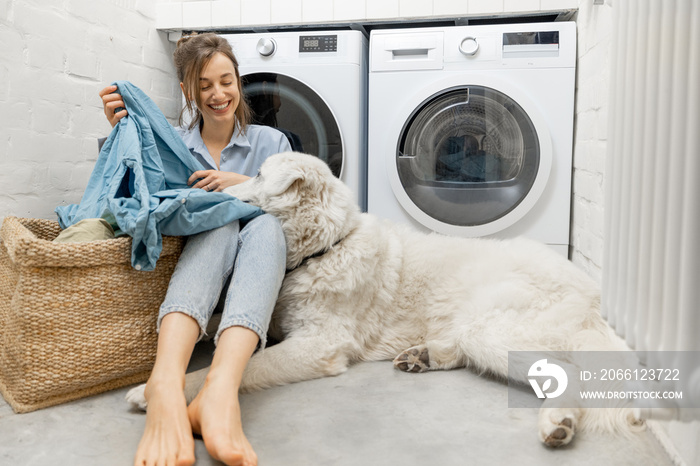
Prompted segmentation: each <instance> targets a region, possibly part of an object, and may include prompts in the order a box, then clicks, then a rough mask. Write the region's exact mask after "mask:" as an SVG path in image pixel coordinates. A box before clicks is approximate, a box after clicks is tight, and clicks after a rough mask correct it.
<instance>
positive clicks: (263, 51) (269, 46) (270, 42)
mask: <svg viewBox="0 0 700 466" xmlns="http://www.w3.org/2000/svg"><path fill="white" fill-rule="evenodd" d="M276 51H277V43H276V42H275V40H274V39H266V38H262V39H260V40H259V41H258V53H259V54H260V55H262V56H263V57H269V56H272V55H273V54H274V53H275V52H276Z"/></svg>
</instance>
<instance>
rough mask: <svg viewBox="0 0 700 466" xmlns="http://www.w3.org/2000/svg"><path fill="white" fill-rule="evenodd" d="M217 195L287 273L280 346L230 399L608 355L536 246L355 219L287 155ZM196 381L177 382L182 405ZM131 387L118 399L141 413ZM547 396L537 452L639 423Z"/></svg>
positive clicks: (263, 355) (338, 197) (567, 283)
mask: <svg viewBox="0 0 700 466" xmlns="http://www.w3.org/2000/svg"><path fill="white" fill-rule="evenodd" d="M226 192H228V193H229V194H231V195H233V196H236V197H238V198H239V199H242V200H244V201H248V202H250V203H251V204H254V205H257V206H259V207H261V208H262V209H263V210H265V211H266V212H268V213H270V214H273V215H275V216H276V217H277V218H278V219H279V220H280V222H281V225H282V228H283V230H284V233H285V237H286V241H287V268H288V269H289V271H288V273H287V275H286V277H285V279H284V283H283V285H282V289H281V291H280V295H279V299H278V301H277V305H276V307H275V311H274V314H273V317H272V322H271V325H270V329H269V332H270V335H271V336H273V337H274V338H276V339H278V340H280V341H281V343H279V344H277V345H274V346H271V347H269V348H266V349H264V350H262V351H258V352H257V353H256V354H254V355H253V357H252V358H251V360H250V362H249V363H248V366H247V368H246V370H245V373H244V377H243V383H242V390H243V391H249V390H256V389H262V388H266V387H271V386H274V385H282V384H287V383H292V382H299V381H303V380H308V379H313V378H318V377H326V376H333V375H337V374H340V373H342V372H344V371H345V370H346V369H347V367H348V365H349V364H352V363H355V362H358V361H376V360H386V359H394V365H395V367H397V368H398V369H401V370H405V371H411V372H423V371H425V370H440V369H453V368H458V367H469V368H472V369H474V370H476V371H478V372H483V373H490V374H492V375H496V376H498V377H501V378H503V379H505V378H507V376H508V351H576V350H617V349H620V348H619V347H618V346H617V343H616V342H615V341H614V339H613V338H612V337H611V336H610V332H609V328H608V327H607V325H606V323H605V322H604V321H603V319H602V318H601V316H600V313H599V308H600V296H599V289H598V286H597V285H596V283H595V282H594V281H593V280H591V278H589V277H588V276H587V275H586V274H585V273H583V272H582V271H580V270H579V269H578V268H577V267H575V266H574V265H572V264H571V263H570V262H569V261H567V260H566V259H564V258H563V257H560V256H559V255H558V254H556V253H554V252H552V251H551V250H550V249H549V248H547V247H546V246H544V245H541V244H539V243H536V242H533V241H530V240H526V239H512V240H503V241H499V240H490V239H468V238H454V237H447V236H442V235H438V234H424V233H421V232H418V231H415V230H413V229H411V228H409V227H404V226H399V225H397V224H393V223H390V222H387V221H383V220H380V219H378V218H377V217H374V216H372V215H370V214H365V213H360V211H359V209H358V207H357V206H356V205H355V203H354V201H353V196H352V194H351V192H350V190H349V189H348V188H347V187H346V186H345V185H344V184H343V183H342V182H341V181H340V180H338V179H337V178H335V177H334V176H333V175H332V173H331V171H330V170H329V168H328V167H327V166H326V164H325V163H324V162H322V161H321V160H319V159H318V158H316V157H312V156H309V155H303V154H298V153H284V154H277V155H274V156H272V157H270V158H269V159H268V160H267V161H266V162H265V163H264V164H263V166H262V168H261V170H260V173H259V175H258V176H257V177H256V178H253V179H251V180H250V181H247V182H245V183H243V184H240V185H238V186H234V187H232V188H228V189H226ZM205 376H206V369H204V370H202V371H198V372H194V373H192V374H188V376H187V384H186V385H187V387H186V396H187V397H188V401H189V400H191V399H192V398H194V396H195V395H196V394H197V392H198V390H199V388H200V387H201V385H202V384H203V382H204V378H205ZM526 378H527V374H522V382H524V383H527V381H526ZM143 388H144V386H140V387H137V388H135V389H133V390H132V391H131V392H129V394H128V395H127V399H129V400H130V401H131V402H132V403H134V404H137V405H139V406H141V407H142V408H144V407H145V399H144V397H143ZM557 400H558V399H557ZM557 400H555V399H547V400H546V401H545V404H544V405H543V408H542V409H541V410H540V421H539V436H540V439H541V440H542V441H543V442H544V443H545V444H546V445H548V446H560V445H565V444H567V443H569V442H570V441H571V440H572V438H573V436H574V432H575V431H576V430H578V429H580V428H606V429H609V430H617V431H623V432H631V431H633V430H637V429H638V428H640V426H641V425H642V423H641V421H639V420H638V416H636V413H635V411H633V410H631V409H624V408H617V409H595V410H588V411H585V410H582V409H572V408H563V407H559V406H561V400H560V401H559V404H557Z"/></svg>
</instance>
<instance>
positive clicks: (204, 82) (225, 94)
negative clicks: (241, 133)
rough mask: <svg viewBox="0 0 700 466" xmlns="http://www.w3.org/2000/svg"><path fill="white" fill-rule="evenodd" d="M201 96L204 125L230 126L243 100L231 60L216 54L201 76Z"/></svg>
mask: <svg viewBox="0 0 700 466" xmlns="http://www.w3.org/2000/svg"><path fill="white" fill-rule="evenodd" d="M199 96H200V101H201V106H200V107H201V108H200V109H199V110H200V112H202V118H203V119H204V125H205V126H206V125H207V124H211V125H219V124H223V123H226V124H230V125H231V127H233V124H234V122H235V118H236V116H235V112H236V108H238V104H239V102H240V100H241V95H240V92H239V91H238V80H237V79H236V70H235V68H234V66H233V63H232V62H231V60H229V59H228V57H227V56H226V55H224V54H222V53H215V54H214V55H213V56H212V57H211V59H210V60H209V63H207V64H206V66H205V67H204V68H203V69H202V72H201V73H200V75H199Z"/></svg>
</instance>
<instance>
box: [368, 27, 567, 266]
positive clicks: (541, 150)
mask: <svg viewBox="0 0 700 466" xmlns="http://www.w3.org/2000/svg"><path fill="white" fill-rule="evenodd" d="M575 64H576V28H575V23H573V22H553V23H537V24H510V25H509V24H506V25H485V26H450V27H440V28H421V29H418V28H416V29H400V30H399V29H397V30H374V31H372V34H371V36H370V75H369V152H368V157H369V160H368V211H369V212H371V213H374V214H376V215H379V216H381V217H386V218H389V219H392V220H395V221H399V222H405V223H409V224H412V225H414V226H416V227H418V228H420V229H424V230H426V231H431V230H432V231H437V232H439V233H443V234H448V235H456V236H467V237H476V236H487V237H501V238H504V237H513V236H519V235H523V236H528V237H531V238H534V239H536V240H539V241H541V242H543V243H546V244H549V245H550V246H552V247H553V248H554V249H556V250H558V251H559V252H561V253H562V254H564V255H567V254H568V245H569V221H570V203H571V167H572V139H573V117H574V84H575Z"/></svg>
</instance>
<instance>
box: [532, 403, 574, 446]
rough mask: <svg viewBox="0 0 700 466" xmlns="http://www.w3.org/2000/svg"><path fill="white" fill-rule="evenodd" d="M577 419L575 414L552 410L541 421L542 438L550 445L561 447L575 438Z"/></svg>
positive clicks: (543, 441)
mask: <svg viewBox="0 0 700 466" xmlns="http://www.w3.org/2000/svg"><path fill="white" fill-rule="evenodd" d="M575 428H576V421H575V419H574V417H573V415H569V414H564V413H563V412H562V411H561V410H556V409H555V410H551V411H550V412H549V413H548V415H547V416H546V419H544V420H542V421H541V422H540V439H541V440H542V443H544V444H545V445H546V446H548V447H552V448H555V447H561V446H564V445H567V444H569V443H570V442H571V441H572V440H573V439H574V431H575Z"/></svg>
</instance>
